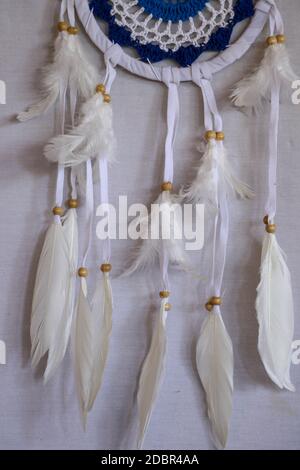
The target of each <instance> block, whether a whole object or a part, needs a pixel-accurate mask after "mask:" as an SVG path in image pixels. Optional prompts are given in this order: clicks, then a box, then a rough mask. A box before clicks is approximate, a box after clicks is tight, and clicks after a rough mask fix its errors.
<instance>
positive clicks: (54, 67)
mask: <svg viewBox="0 0 300 470" xmlns="http://www.w3.org/2000/svg"><path fill="white" fill-rule="evenodd" d="M95 80H96V71H95V70H94V68H93V67H92V66H91V64H90V63H89V62H88V61H87V60H86V59H85V58H84V53H83V52H82V49H81V46H80V43H79V38H78V36H77V35H74V34H68V33H67V32H65V31H63V32H60V33H59V34H58V36H57V38H56V41H55V46H54V57H53V62H52V63H51V64H49V65H47V66H46V67H44V69H43V71H42V93H43V98H42V99H41V100H40V101H39V102H38V103H36V104H34V105H32V106H31V107H30V108H29V109H28V110H27V111H24V112H21V113H20V114H18V116H17V119H18V120H19V121H28V120H29V119H32V118H34V117H37V116H39V115H41V114H43V113H45V112H46V111H48V109H49V108H50V107H51V106H53V105H54V104H55V102H56V101H57V99H58V97H59V94H60V91H61V89H66V88H67V87H68V86H69V87H70V88H71V87H72V88H73V89H75V90H77V92H78V94H79V95H80V96H81V97H82V98H85V99H87V98H89V97H90V96H91V95H92V93H93V91H94V86H95V83H96V81H95Z"/></svg>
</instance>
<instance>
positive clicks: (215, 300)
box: [209, 297, 222, 305]
mask: <svg viewBox="0 0 300 470" xmlns="http://www.w3.org/2000/svg"><path fill="white" fill-rule="evenodd" d="M209 303H210V304H211V305H221V303H222V299H221V297H212V298H211V299H209Z"/></svg>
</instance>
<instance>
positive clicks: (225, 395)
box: [196, 307, 233, 449]
mask: <svg viewBox="0 0 300 470" xmlns="http://www.w3.org/2000/svg"><path fill="white" fill-rule="evenodd" d="M217 308H218V307H215V308H214V311H212V312H211V313H209V314H208V315H207V317H206V318H205V320H204V322H203V325H202V329H201V333H200V337H199V340H198V344H197V351H196V361H197V369H198V373H199V376H200V379H201V382H202V385H203V388H204V390H205V393H206V401H207V409H208V417H209V420H210V422H211V427H212V433H213V437H214V441H215V444H216V447H217V448H218V449H223V448H224V447H225V446H226V442H227V436H228V430H229V423H230V417H231V411H232V394H233V351H232V343H231V339H230V337H229V335H228V333H227V331H226V328H225V325H224V322H223V320H222V317H221V314H220V312H218V311H217Z"/></svg>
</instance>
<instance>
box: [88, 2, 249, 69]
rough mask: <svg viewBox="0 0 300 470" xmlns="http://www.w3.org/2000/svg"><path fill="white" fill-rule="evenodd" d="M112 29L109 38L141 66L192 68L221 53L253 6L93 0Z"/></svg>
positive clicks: (238, 3) (92, 5)
mask: <svg viewBox="0 0 300 470" xmlns="http://www.w3.org/2000/svg"><path fill="white" fill-rule="evenodd" d="M90 8H91V9H92V10H93V12H94V14H95V15H96V16H98V17H100V18H101V19H103V20H105V21H106V22H107V23H108V24H109V38H110V39H111V40H112V41H114V42H116V43H118V44H120V45H121V46H130V47H134V49H136V50H137V52H138V54H139V56H140V58H141V59H142V60H144V61H145V60H149V61H151V62H157V61H159V60H163V59H166V58H172V59H175V60H176V61H177V62H178V63H179V64H180V65H181V66H188V65H191V64H192V63H193V62H194V60H196V59H197V58H198V57H199V55H200V54H201V53H202V52H204V51H221V50H223V49H225V48H226V47H227V45H228V44H229V41H230V37H231V33H232V29H233V27H234V25H235V24H236V23H238V22H240V21H242V20H243V19H245V18H249V17H250V16H252V15H253V13H254V7H253V0H210V1H208V0H92V1H90Z"/></svg>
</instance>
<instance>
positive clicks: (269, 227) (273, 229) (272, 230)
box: [266, 224, 276, 233]
mask: <svg viewBox="0 0 300 470" xmlns="http://www.w3.org/2000/svg"><path fill="white" fill-rule="evenodd" d="M266 232H267V233H275V232H276V225H275V224H268V225H266Z"/></svg>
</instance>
